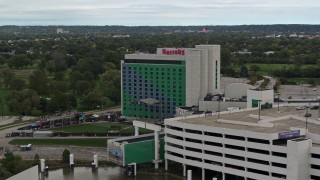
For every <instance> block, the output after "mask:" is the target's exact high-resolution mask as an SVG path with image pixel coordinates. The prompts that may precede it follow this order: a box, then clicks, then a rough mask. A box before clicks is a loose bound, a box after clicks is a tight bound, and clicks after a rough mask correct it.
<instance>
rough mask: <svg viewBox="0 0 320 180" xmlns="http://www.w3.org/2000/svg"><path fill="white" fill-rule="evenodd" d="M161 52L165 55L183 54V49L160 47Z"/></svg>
mask: <svg viewBox="0 0 320 180" xmlns="http://www.w3.org/2000/svg"><path fill="white" fill-rule="evenodd" d="M162 54H165V55H185V50H184V49H162Z"/></svg>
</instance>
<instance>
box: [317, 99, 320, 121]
mask: <svg viewBox="0 0 320 180" xmlns="http://www.w3.org/2000/svg"><path fill="white" fill-rule="evenodd" d="M318 102H319V107H318V109H319V111H318V119H317V120H319V117H320V98H318Z"/></svg>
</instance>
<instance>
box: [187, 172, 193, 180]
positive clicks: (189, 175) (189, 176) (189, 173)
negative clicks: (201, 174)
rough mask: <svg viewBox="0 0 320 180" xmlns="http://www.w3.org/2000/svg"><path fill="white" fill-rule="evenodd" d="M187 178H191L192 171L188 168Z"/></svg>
mask: <svg viewBox="0 0 320 180" xmlns="http://www.w3.org/2000/svg"><path fill="white" fill-rule="evenodd" d="M187 180H192V171H191V170H188V177H187Z"/></svg>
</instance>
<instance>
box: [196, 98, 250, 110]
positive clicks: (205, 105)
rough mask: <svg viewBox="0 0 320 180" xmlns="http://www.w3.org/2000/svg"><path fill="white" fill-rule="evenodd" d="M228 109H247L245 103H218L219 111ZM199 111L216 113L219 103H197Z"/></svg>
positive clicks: (201, 101)
mask: <svg viewBox="0 0 320 180" xmlns="http://www.w3.org/2000/svg"><path fill="white" fill-rule="evenodd" d="M228 107H239V108H241V109H244V108H247V103H246V102H238V101H221V102H220V111H226V110H227V109H228ZM199 110H200V111H218V110H219V101H203V100H200V101H199Z"/></svg>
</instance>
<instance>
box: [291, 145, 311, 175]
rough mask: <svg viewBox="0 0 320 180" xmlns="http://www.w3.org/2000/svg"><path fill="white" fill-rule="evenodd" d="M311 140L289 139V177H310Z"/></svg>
mask: <svg viewBox="0 0 320 180" xmlns="http://www.w3.org/2000/svg"><path fill="white" fill-rule="evenodd" d="M310 149H311V140H310V139H309V140H303V141H291V140H289V141H288V155H287V157H288V164H287V170H288V172H287V179H288V180H301V179H309V178H310V176H309V169H310V167H309V161H310Z"/></svg>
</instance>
